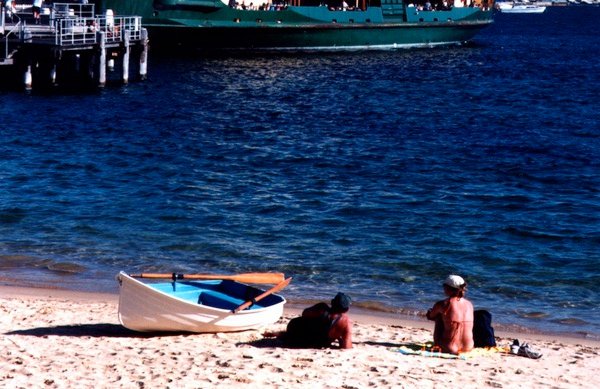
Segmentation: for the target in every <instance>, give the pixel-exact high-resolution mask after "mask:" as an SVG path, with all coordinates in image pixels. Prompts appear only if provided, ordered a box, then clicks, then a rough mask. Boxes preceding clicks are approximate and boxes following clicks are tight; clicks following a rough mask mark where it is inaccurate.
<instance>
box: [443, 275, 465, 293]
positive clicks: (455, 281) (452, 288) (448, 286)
mask: <svg viewBox="0 0 600 389" xmlns="http://www.w3.org/2000/svg"><path fill="white" fill-rule="evenodd" d="M444 292H446V294H447V295H448V296H450V297H464V295H465V293H466V292H467V283H466V282H465V280H464V279H463V278H462V277H461V276H457V275H455V274H450V275H449V276H448V277H446V280H445V281H444Z"/></svg>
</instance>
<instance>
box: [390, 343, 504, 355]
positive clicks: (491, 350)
mask: <svg viewBox="0 0 600 389" xmlns="http://www.w3.org/2000/svg"><path fill="white" fill-rule="evenodd" d="M396 351H398V352H399V353H401V354H404V355H420V356H422V357H434V358H444V359H470V358H476V357H480V356H489V355H492V354H497V353H508V351H509V350H508V347H481V348H474V349H473V350H471V351H469V352H466V353H460V354H458V355H455V354H450V353H443V352H441V351H439V350H436V349H435V348H434V346H433V342H427V343H406V344H403V345H401V346H400V347H399V348H398V349H396Z"/></svg>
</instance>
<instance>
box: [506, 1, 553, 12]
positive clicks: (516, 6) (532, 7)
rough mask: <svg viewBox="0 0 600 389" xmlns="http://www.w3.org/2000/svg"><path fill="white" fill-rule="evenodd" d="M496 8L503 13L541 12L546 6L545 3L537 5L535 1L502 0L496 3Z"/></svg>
mask: <svg viewBox="0 0 600 389" xmlns="http://www.w3.org/2000/svg"><path fill="white" fill-rule="evenodd" d="M496 8H497V9H498V10H499V11H500V12H502V13H513V14H541V13H543V12H544V11H546V7H545V6H543V5H537V4H533V3H518V2H509V1H501V2H497V3H496Z"/></svg>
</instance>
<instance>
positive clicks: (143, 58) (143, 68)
mask: <svg viewBox="0 0 600 389" xmlns="http://www.w3.org/2000/svg"><path fill="white" fill-rule="evenodd" d="M147 74H148V30H146V29H145V28H143V29H142V52H141V54H140V79H142V80H145V79H146V76H147Z"/></svg>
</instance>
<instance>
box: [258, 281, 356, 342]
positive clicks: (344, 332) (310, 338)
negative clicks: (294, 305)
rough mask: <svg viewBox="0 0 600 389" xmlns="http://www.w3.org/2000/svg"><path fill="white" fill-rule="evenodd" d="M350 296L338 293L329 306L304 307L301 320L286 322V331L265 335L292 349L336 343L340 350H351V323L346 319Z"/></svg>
mask: <svg viewBox="0 0 600 389" xmlns="http://www.w3.org/2000/svg"><path fill="white" fill-rule="evenodd" d="M349 309H350V297H348V296H347V295H345V294H344V293H338V294H337V295H336V296H335V297H334V298H333V300H331V307H329V305H327V304H326V303H318V304H316V305H313V306H312V307H309V308H306V309H305V310H304V311H303V312H302V316H301V317H297V318H294V319H292V320H290V322H289V323H288V325H287V330H286V331H284V332H280V333H265V334H264V335H265V336H267V337H270V336H277V337H278V338H280V339H282V340H283V341H284V342H285V343H286V344H287V345H289V346H292V347H319V348H320V347H330V346H331V344H332V343H333V342H336V341H337V342H339V347H340V348H342V349H349V348H352V322H351V320H350V318H349V317H348V310H349Z"/></svg>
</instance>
